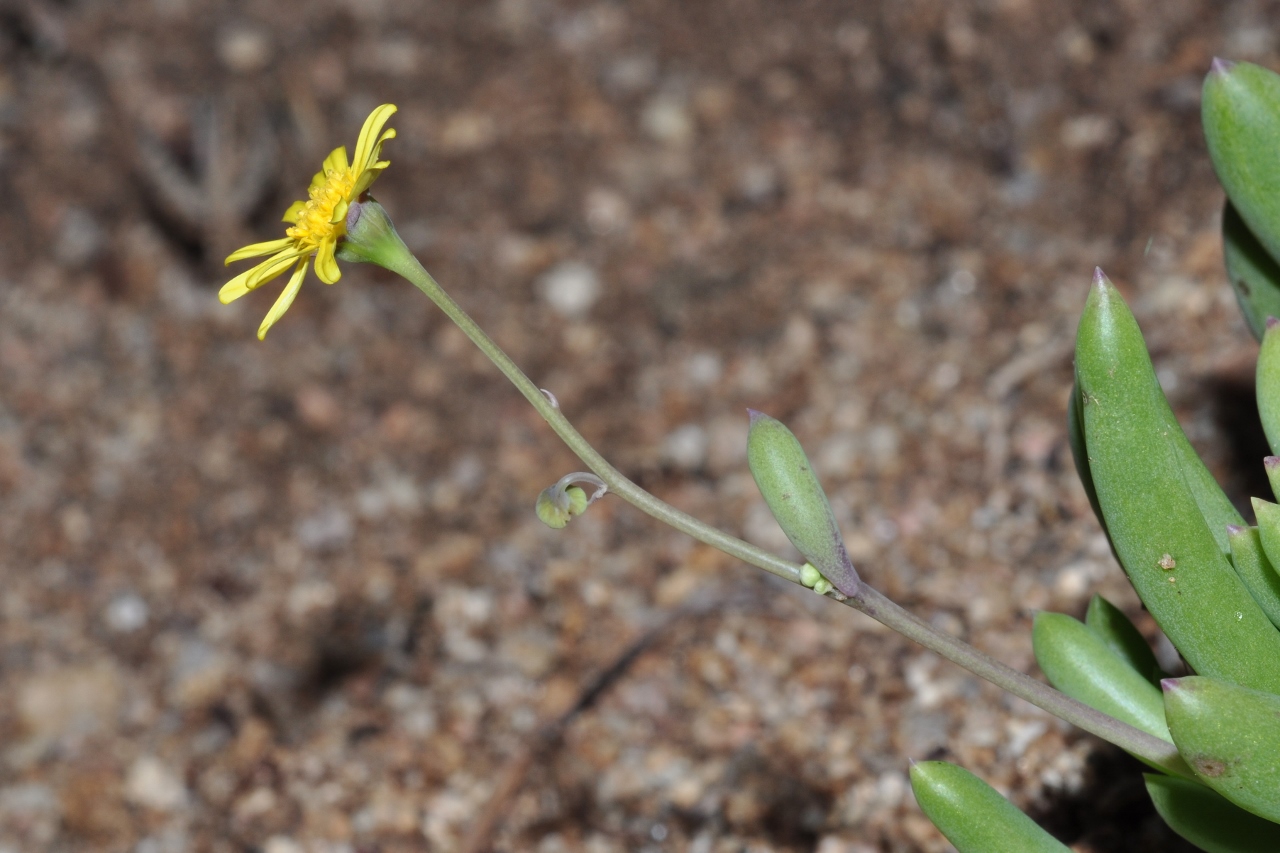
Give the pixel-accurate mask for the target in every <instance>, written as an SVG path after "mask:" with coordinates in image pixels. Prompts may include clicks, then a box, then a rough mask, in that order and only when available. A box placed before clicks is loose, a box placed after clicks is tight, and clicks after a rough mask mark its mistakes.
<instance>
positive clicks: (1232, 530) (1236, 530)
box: [1227, 524, 1249, 536]
mask: <svg viewBox="0 0 1280 853" xmlns="http://www.w3.org/2000/svg"><path fill="white" fill-rule="evenodd" d="M1248 529H1249V528H1247V527H1241V526H1240V525H1238V524H1228V525H1227V535H1228V536H1239V535H1240V534H1241V533H1244V532H1245V531H1246V530H1248Z"/></svg>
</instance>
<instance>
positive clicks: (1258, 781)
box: [1162, 676, 1280, 849]
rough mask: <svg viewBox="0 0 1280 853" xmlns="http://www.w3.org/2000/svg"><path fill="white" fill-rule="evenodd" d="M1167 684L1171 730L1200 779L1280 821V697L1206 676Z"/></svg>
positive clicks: (1245, 806)
mask: <svg viewBox="0 0 1280 853" xmlns="http://www.w3.org/2000/svg"><path fill="white" fill-rule="evenodd" d="M1162 684H1163V686H1164V707H1165V715H1166V716H1167V717H1168V720H1169V731H1170V732H1171V733H1172V734H1173V742H1174V743H1175V744H1176V745H1177V747H1178V752H1179V753H1181V754H1182V757H1183V758H1184V759H1186V762H1187V764H1189V765H1191V769H1192V770H1194V771H1195V774H1196V778H1197V779H1198V780H1199V781H1200V782H1203V783H1204V784H1205V785H1208V786H1209V787H1210V788H1212V789H1213V790H1215V791H1217V792H1218V793H1219V794H1221V795H1222V796H1224V797H1226V798H1227V799H1228V800H1230V801H1231V802H1233V803H1235V804H1236V805H1237V806H1239V807H1240V808H1242V809H1244V810H1245V811H1248V812H1252V813H1253V814H1256V815H1258V816H1259V817H1264V818H1266V819H1267V820H1270V821H1280V696H1276V695H1275V694H1273V693H1266V692H1263V691H1261V690H1250V689H1249V688H1247V687H1241V686H1239V685H1237V684H1228V683H1226V682H1225V681H1219V680H1218V679H1216V678H1205V677H1202V676H1191V677H1189V678H1177V679H1174V678H1170V679H1166V680H1165V681H1164V682H1162ZM1277 849H1280V848H1277Z"/></svg>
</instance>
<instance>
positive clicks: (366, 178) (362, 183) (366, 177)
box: [351, 160, 391, 198]
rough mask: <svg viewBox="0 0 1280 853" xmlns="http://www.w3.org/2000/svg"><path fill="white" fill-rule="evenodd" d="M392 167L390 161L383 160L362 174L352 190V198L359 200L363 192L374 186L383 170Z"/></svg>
mask: <svg viewBox="0 0 1280 853" xmlns="http://www.w3.org/2000/svg"><path fill="white" fill-rule="evenodd" d="M390 165H391V163H389V162H388V161H386V160H382V161H380V162H378V163H376V164H374V166H373V167H371V168H368V169H365V170H364V171H363V172H361V173H360V177H359V178H357V179H356V182H355V185H354V186H353V187H352V189H351V197H352V198H359V197H360V194H361V193H362V192H364V191H365V190H367V189H369V187H371V186H373V182H374V181H376V180H378V176H379V175H381V174H382V170H383V169H385V168H387V167H388V166H390Z"/></svg>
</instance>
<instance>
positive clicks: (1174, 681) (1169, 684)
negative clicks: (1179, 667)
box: [1160, 678, 1182, 693]
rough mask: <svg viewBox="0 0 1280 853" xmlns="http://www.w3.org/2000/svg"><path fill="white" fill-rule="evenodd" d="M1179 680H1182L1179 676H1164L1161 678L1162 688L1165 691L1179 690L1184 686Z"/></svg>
mask: <svg viewBox="0 0 1280 853" xmlns="http://www.w3.org/2000/svg"><path fill="white" fill-rule="evenodd" d="M1179 681H1181V679H1179V678H1162V679H1160V689H1161V690H1163V691H1164V692H1165V693H1169V692H1171V691H1174V690H1177V689H1178V688H1179V687H1181V686H1182V685H1181V684H1179V683H1178V682H1179Z"/></svg>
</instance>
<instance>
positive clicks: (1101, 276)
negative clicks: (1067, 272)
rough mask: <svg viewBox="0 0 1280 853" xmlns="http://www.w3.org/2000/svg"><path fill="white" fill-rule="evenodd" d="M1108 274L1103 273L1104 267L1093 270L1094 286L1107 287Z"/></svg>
mask: <svg viewBox="0 0 1280 853" xmlns="http://www.w3.org/2000/svg"><path fill="white" fill-rule="evenodd" d="M1106 284H1107V274H1106V273H1104V272H1103V271H1102V267H1094V268H1093V286H1094V287H1106Z"/></svg>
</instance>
